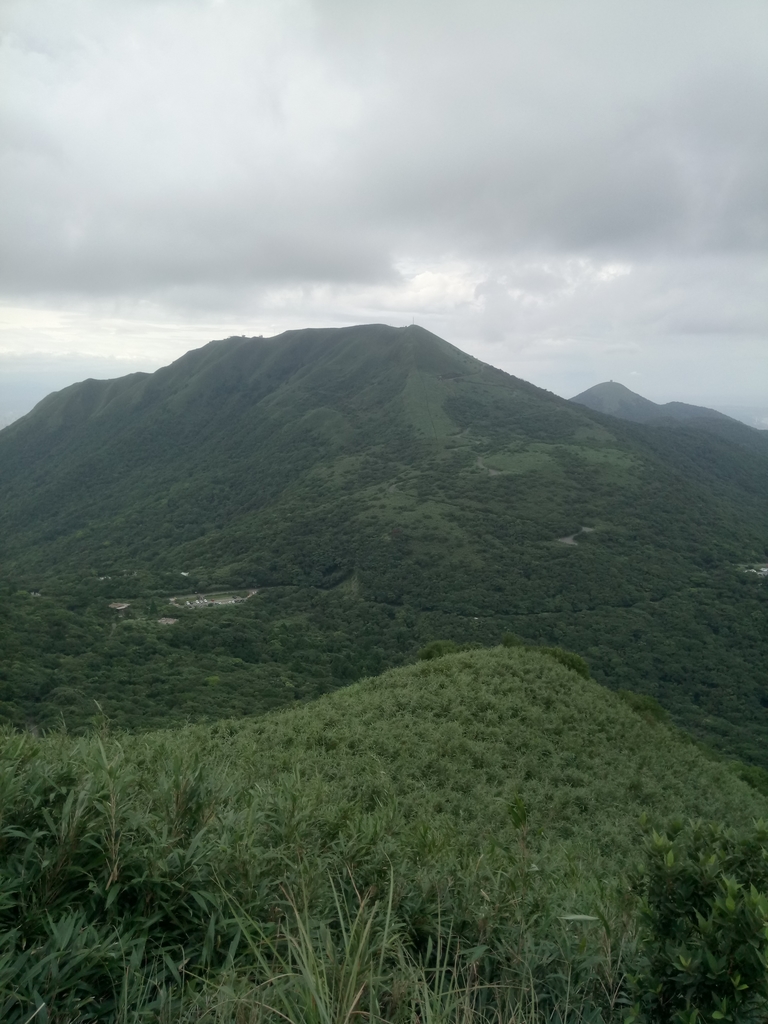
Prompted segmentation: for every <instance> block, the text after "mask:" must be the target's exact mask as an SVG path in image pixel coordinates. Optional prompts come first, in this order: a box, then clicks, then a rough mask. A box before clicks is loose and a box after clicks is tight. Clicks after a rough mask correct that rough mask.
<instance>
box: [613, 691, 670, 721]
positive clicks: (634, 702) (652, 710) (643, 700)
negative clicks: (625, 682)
mask: <svg viewBox="0 0 768 1024" xmlns="http://www.w3.org/2000/svg"><path fill="white" fill-rule="evenodd" d="M617 696H618V697H619V698H620V699H621V700H623V701H624V703H625V704H629V706H630V707H631V708H632V710H633V711H634V712H635V713H636V714H638V715H640V717H641V718H642V719H644V720H645V721H646V722H647V723H648V724H649V725H660V724H661V723H663V722H666V721H667V719H668V718H669V715H668V714H667V712H666V711H665V710H664V708H663V707H662V706H661V704H659V702H658V701H657V700H655V698H653V697H649V696H648V694H646V693H633V692H632V690H619V691H618V694H617Z"/></svg>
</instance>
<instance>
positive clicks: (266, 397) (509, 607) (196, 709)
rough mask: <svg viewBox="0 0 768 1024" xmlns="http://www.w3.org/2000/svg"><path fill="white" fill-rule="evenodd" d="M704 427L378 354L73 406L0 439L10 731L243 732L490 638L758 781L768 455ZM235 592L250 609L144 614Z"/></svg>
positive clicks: (377, 347) (83, 397)
mask: <svg viewBox="0 0 768 1024" xmlns="http://www.w3.org/2000/svg"><path fill="white" fill-rule="evenodd" d="M717 422H718V425H717V429H715V427H713V426H712V423H711V422H710V421H708V424H709V425H708V427H707V429H701V428H699V426H692V425H690V424H684V425H679V426H675V425H672V426H669V425H664V426H663V427H662V426H653V425H640V424H632V423H627V422H622V421H620V420H617V419H614V418H612V417H607V416H604V415H601V414H600V413H595V412H592V411H590V410H589V409H586V408H584V407H581V406H578V405H575V404H573V403H570V402H565V401H562V400H561V399H559V398H557V397H556V396H554V395H552V394H550V393H548V392H545V391H542V390H540V389H538V388H535V387H533V386H532V385H530V384H527V383H526V382H524V381H521V380H519V379H518V378H515V377H512V376H510V375H508V374H505V373H503V372H501V371H499V370H495V369H493V368H492V367H489V366H486V365H484V364H482V363H480V362H479V361H477V360H475V359H473V358H472V357H470V356H467V355H465V354H464V353H462V352H460V351H459V350H458V349H456V348H454V347H453V346H451V345H449V344H447V343H446V342H444V341H442V340H441V339H439V338H436V337H435V336H434V335H430V334H429V333H428V332H426V331H424V330H422V329H420V328H417V327H411V328H405V329H394V328H388V327H385V326H382V325H371V326H368V327H362V328H346V329H343V330H337V331H333V330H319V331H296V332H288V333H287V334H286V335H283V336H280V337H279V338H275V339H246V338H234V339H229V340H227V341H223V342H215V343H212V344H211V345H208V346H205V347H204V348H203V349H199V350H196V351H194V352H191V353H188V354H187V355H186V356H184V357H183V358H182V359H181V360H178V361H177V362H176V363H174V364H172V365H171V366H170V367H167V368H165V369H164V370H160V371H158V372H157V373H156V374H152V375H142V374H136V375H132V376H131V377H127V378H122V379H121V380H118V381H113V382H94V381H90V382H85V383H84V384H82V385H76V386H74V387H73V388H69V389H66V390H65V391H63V392H60V393H58V394H55V395H52V396H50V397H49V398H48V399H46V400H45V401H44V402H43V403H41V404H40V405H39V406H38V407H37V408H36V409H35V410H34V411H33V413H31V414H30V415H29V416H28V417H25V418H24V419H23V420H21V421H18V422H17V423H15V424H13V425H12V426H11V427H9V428H6V430H4V431H1V432H0V558H1V559H2V562H1V563H0V564H2V570H3V576H4V579H5V580H6V583H7V585H6V588H5V593H4V594H3V595H2V598H1V599H0V628H2V629H4V630H5V636H6V637H7V638H8V639H7V641H6V646H5V661H4V663H3V665H2V676H1V677H0V687H1V688H0V698H1V699H2V700H3V701H4V708H5V714H6V715H7V716H8V717H10V718H12V719H14V720H16V721H26V722H30V723H38V724H44V723H50V722H51V721H54V720H56V718H57V717H58V715H59V714H60V713H63V714H64V717H65V719H66V720H67V721H69V722H70V723H71V724H72V725H73V726H79V725H82V724H83V723H84V722H85V721H87V720H88V718H89V717H90V716H91V715H92V714H93V712H94V711H95V710H96V707H95V704H94V700H98V701H99V703H100V705H101V706H102V708H103V710H104V711H105V712H106V713H107V714H109V715H111V716H113V717H114V718H116V719H117V721H118V722H120V723H121V724H124V725H129V726H131V727H136V726H141V725H147V724H150V723H151V724H160V723H161V722H164V721H173V720H178V719H183V718H185V717H193V718H194V717H201V716H202V717H217V716H218V715H221V714H243V713H248V712H258V711H262V710H264V709H265V708H267V707H271V706H276V705H277V704H279V703H284V702H286V701H287V702H290V701H292V700H295V699H296V698H300V699H301V698H306V697H310V696H313V695H315V694H317V693H320V692H323V691H325V690H328V689H333V688H336V687H338V686H339V685H342V684H345V683H348V682H350V681H351V680H353V679H355V678H358V677H359V676H360V675H361V674H366V673H370V672H376V671H380V670H381V669H383V668H385V667H387V666H389V665H394V664H398V663H401V662H403V661H407V660H410V659H412V658H413V657H414V656H415V652H416V651H417V650H418V648H419V647H420V646H422V645H423V644H424V643H425V642H427V641H429V640H430V639H433V638H435V637H450V638H452V639H455V640H457V641H460V642H470V643H471V642H476V643H478V644H483V645H487V644H490V643H497V642H498V640H499V638H500V637H501V635H502V634H503V633H504V632H505V631H512V632H513V633H516V634H518V635H519V636H521V637H523V638H524V639H526V640H527V641H529V642H531V643H538V644H541V643H548V644H553V643H554V644H559V645H561V646H564V647H567V648H569V649H572V650H576V651H578V652H579V653H580V654H582V655H583V656H584V657H586V658H587V660H588V661H589V663H590V666H591V669H592V671H593V674H594V676H595V678H596V679H598V680H599V681H600V682H603V683H605V684H607V685H609V686H611V687H614V688H628V689H632V690H636V691H639V692H646V693H649V694H651V695H653V696H655V697H657V698H658V700H659V701H660V702H661V703H662V704H663V705H664V706H665V707H667V708H668V709H669V710H670V711H671V712H672V714H673V716H674V718H675V720H676V721H677V722H678V723H679V724H682V725H684V726H685V727H686V728H688V729H690V730H692V731H693V732H694V733H696V734H697V735H699V736H701V737H704V738H706V739H707V740H708V741H709V742H711V743H714V744H716V745H718V746H719V747H720V748H721V749H723V750H724V751H726V752H727V753H729V754H731V755H734V756H740V757H743V758H746V759H751V760H755V761H760V760H761V759H762V760H763V761H764V758H765V750H766V749H768V748H767V747H766V744H765V738H766V736H768V707H767V706H768V674H767V672H766V668H765V666H766V665H767V664H768V657H767V655H768V630H767V629H766V611H767V609H768V605H767V604H766V599H767V597H768V589H767V588H766V585H765V582H764V581H763V580H762V578H761V577H759V576H758V575H757V574H750V573H747V572H745V571H744V570H745V569H746V568H748V567H750V566H752V565H755V564H761V563H763V562H765V561H766V560H768V521H767V517H766V507H768V506H767V505H766V502H768V445H766V444H765V443H764V442H765V438H763V437H762V436H761V435H760V434H759V432H758V431H752V430H750V428H747V427H742V426H741V425H738V424H736V425H735V426H734V425H731V424H730V421H729V422H727V423H726V424H725V426H723V425H722V424H720V423H719V421H717ZM583 528H586V529H583ZM182 574H185V575H182ZM232 587H235V588H243V591H244V592H245V591H246V590H247V589H249V588H250V589H258V594H257V595H255V596H254V597H251V598H249V599H248V600H247V601H244V602H243V603H241V604H238V605H235V606H229V607H217V608H204V609H200V608H188V607H187V606H186V605H185V604H184V603H183V602H182V604H181V605H180V606H173V607H172V606H170V605H169V604H168V603H167V602H168V599H169V597H171V596H180V595H187V596H189V595H194V593H195V592H210V591H212V590H216V589H226V588H232ZM20 590H21V591H24V592H25V593H19V591H20ZM33 590H34V591H36V592H40V593H41V594H42V597H39V598H33V597H31V596H30V595H29V591H33ZM111 603H130V605H129V607H128V608H127V609H124V610H123V611H122V612H120V611H115V610H114V609H110V607H109V605H110V604H111ZM164 616H166V617H173V618H175V619H177V621H176V622H175V623H173V624H171V625H168V626H163V625H158V622H157V620H158V618H161V617H164ZM52 623H57V624H58V625H57V626H56V628H53V629H52V628H51V626H52ZM211 680H215V682H212V681H211Z"/></svg>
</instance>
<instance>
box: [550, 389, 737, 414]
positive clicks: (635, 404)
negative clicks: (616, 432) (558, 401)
mask: <svg viewBox="0 0 768 1024" xmlns="http://www.w3.org/2000/svg"><path fill="white" fill-rule="evenodd" d="M570 401H571V402H577V403H578V404H579V405H586V406H587V408H588V409H594V411H595V412H602V413H606V414H607V415H608V416H616V417H617V418H618V419H622V420H631V421H632V422H634V423H650V422H652V421H654V420H678V421H686V420H696V419H723V420H727V419H728V418H729V417H727V416H724V415H723V413H720V412H717V411H716V410H715V409H707V408H705V407H704V406H700V405H688V404H687V403H685V402H667V403H666V404H665V405H659V404H657V403H656V402H652V401H651V400H650V399H649V398H643V396H642V395H638V394H637V393H636V392H634V391H630V389H629V388H628V387H625V386H624V385H623V384H619V383H618V381H613V380H609V381H604V382H603V383H602V384H595V386H594V387H591V388H588V389H587V390H586V391H582V392H581V394H579V395H575V396H574V397H573V398H571V399H570Z"/></svg>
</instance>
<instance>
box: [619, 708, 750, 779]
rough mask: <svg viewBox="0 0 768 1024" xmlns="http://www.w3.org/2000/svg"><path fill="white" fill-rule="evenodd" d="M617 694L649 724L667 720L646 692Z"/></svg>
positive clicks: (665, 715) (662, 710)
mask: <svg viewBox="0 0 768 1024" xmlns="http://www.w3.org/2000/svg"><path fill="white" fill-rule="evenodd" d="M617 696H618V697H620V698H621V700H623V701H624V703H625V704H628V705H629V707H631V708H632V710H633V711H634V712H636V713H637V714H638V715H640V717H641V718H644V719H645V721H646V722H648V723H649V724H650V725H654V724H660V723H662V722H667V721H668V720H669V715H668V714H667V712H666V711H665V710H664V708H663V707H662V706H661V704H659V702H658V701H657V700H654V698H653V697H650V696H649V695H648V694H647V693H632V691H631V690H619V692H618V694H617ZM766 795H768V794H766Z"/></svg>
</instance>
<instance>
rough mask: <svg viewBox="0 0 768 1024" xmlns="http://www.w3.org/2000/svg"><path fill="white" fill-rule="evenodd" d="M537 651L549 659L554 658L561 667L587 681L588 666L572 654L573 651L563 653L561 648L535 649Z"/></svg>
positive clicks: (588, 675) (576, 655)
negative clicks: (570, 670) (568, 669)
mask: <svg viewBox="0 0 768 1024" xmlns="http://www.w3.org/2000/svg"><path fill="white" fill-rule="evenodd" d="M536 650H537V651H541V653H542V654H548V655H549V656H550V658H554V659H555V661H559V662H560V664H561V665H565V667H566V668H570V669H573V671H574V672H576V673H578V675H580V676H583V677H584V678H585V679H589V678H591V677H590V674H589V665H588V664H587V663H586V661H585V660H584V659H583V658H582V657H581V655H579V654H574V653H573V651H564V650H563V649H562V648H561V647H537V648H536Z"/></svg>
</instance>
